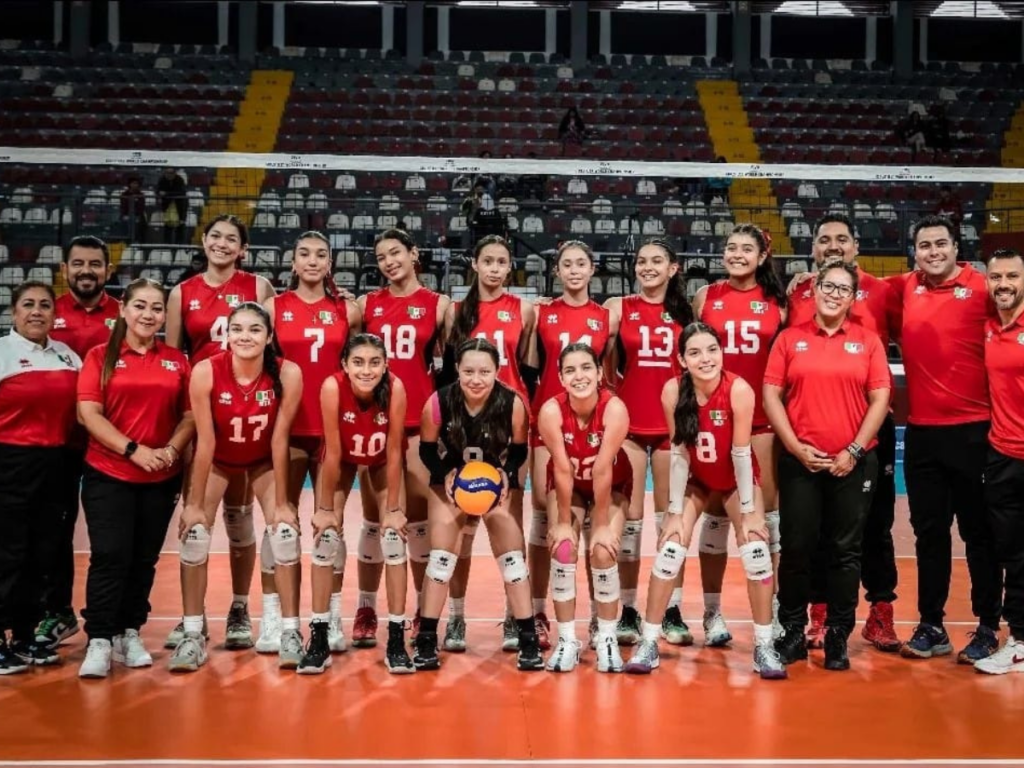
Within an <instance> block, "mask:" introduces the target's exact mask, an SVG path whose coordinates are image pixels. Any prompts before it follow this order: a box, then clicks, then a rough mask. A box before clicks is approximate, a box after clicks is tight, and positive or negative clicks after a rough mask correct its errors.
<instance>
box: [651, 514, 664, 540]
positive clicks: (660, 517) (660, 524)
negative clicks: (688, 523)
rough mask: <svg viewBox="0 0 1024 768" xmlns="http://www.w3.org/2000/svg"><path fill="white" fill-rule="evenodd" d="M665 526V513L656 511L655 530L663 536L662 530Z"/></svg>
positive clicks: (659, 536)
mask: <svg viewBox="0 0 1024 768" xmlns="http://www.w3.org/2000/svg"><path fill="white" fill-rule="evenodd" d="M664 527H665V513H664V512H655V513H654V532H655V533H656V534H657V535H658V538H659V539H660V538H661V531H662V529H663V528H664Z"/></svg>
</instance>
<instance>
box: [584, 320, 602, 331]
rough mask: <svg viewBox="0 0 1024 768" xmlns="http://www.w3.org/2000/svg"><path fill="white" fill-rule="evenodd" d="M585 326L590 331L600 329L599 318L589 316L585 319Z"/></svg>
mask: <svg viewBox="0 0 1024 768" xmlns="http://www.w3.org/2000/svg"><path fill="white" fill-rule="evenodd" d="M587 328H589V329H590V330H592V331H600V330H601V321H600V320H595V319H594V318H592V317H591V318H589V319H588V320H587Z"/></svg>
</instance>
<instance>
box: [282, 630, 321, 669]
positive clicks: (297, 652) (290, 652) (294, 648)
mask: <svg viewBox="0 0 1024 768" xmlns="http://www.w3.org/2000/svg"><path fill="white" fill-rule="evenodd" d="M323 636H324V637H323V640H324V649H325V652H326V653H327V655H328V656H330V654H331V649H330V648H328V647H327V627H326V626H324V627H323ZM302 653H303V652H302V633H301V632H299V630H297V629H286V630H284V631H282V632H281V650H280V651H278V652H277V668H278V669H296V668H297V667H298V666H299V663H300V662H301V661H302Z"/></svg>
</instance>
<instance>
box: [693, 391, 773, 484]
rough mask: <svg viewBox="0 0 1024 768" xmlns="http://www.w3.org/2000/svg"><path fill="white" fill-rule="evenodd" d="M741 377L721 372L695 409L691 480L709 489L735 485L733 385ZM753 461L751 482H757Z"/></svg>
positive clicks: (757, 474)
mask: <svg viewBox="0 0 1024 768" xmlns="http://www.w3.org/2000/svg"><path fill="white" fill-rule="evenodd" d="M738 378H741V377H739V376H737V375H736V374H734V373H730V372H729V371H722V380H721V381H720V382H719V383H718V386H717V387H715V391H714V392H712V393H711V397H709V398H708V401H707V402H706V403H704V405H701V406H698V408H697V425H698V431H697V442H696V444H695V445H691V446H690V447H689V448H690V479H691V480H692V481H694V482H696V483H697V484H698V485H700V486H702V487H703V488H705V489H707V490H709V491H720V492H722V493H728V492H729V491H731V490H732V489H733V488H735V487H736V470H735V468H734V467H733V464H732V438H733V434H732V432H733V418H732V385H733V384H734V383H735V381H736V379H738ZM751 459H752V460H753V462H754V484H755V485H759V484H760V480H761V478H760V469H759V467H758V465H757V457H756V456H754V455H753V452H751Z"/></svg>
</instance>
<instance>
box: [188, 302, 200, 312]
mask: <svg viewBox="0 0 1024 768" xmlns="http://www.w3.org/2000/svg"><path fill="white" fill-rule="evenodd" d="M202 306H203V305H202V303H201V302H200V301H199V299H192V301H190V302H189V303H188V310H189V312H195V311H196V310H197V309H199V308H200V307H202Z"/></svg>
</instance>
